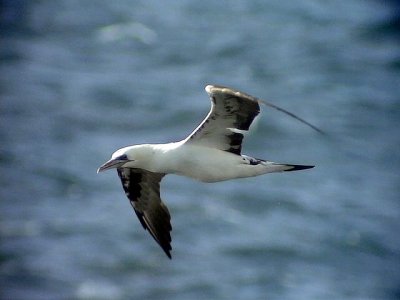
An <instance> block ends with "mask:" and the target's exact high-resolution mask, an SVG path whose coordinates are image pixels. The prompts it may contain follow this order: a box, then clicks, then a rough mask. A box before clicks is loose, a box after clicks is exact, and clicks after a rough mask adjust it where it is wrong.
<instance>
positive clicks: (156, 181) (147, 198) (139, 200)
mask: <svg viewBox="0 0 400 300" xmlns="http://www.w3.org/2000/svg"><path fill="white" fill-rule="evenodd" d="M117 171H118V175H119V177H120V178H121V181H122V186H123V188H124V190H125V193H126V196H127V197H128V199H129V201H130V203H131V205H132V207H133V209H134V210H135V213H136V215H137V216H138V218H139V220H140V223H142V225H143V227H144V229H147V230H148V231H149V232H150V234H151V236H152V237H153V238H154V239H155V241H156V242H157V243H158V244H159V245H160V246H161V248H162V249H163V250H164V252H165V253H166V254H167V256H168V257H169V258H171V253H170V251H171V250H172V248H171V235H170V231H171V230H172V227H171V222H170V220H171V216H170V214H169V211H168V208H167V207H166V206H165V204H164V203H163V202H162V200H161V198H160V182H161V179H162V178H163V177H164V175H165V174H161V173H153V172H149V171H146V170H142V169H131V168H118V169H117Z"/></svg>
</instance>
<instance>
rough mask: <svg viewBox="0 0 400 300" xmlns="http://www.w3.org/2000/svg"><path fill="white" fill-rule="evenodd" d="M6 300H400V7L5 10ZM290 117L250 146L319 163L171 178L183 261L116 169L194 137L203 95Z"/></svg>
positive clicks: (105, 4) (82, 4) (72, 3)
mask: <svg viewBox="0 0 400 300" xmlns="http://www.w3.org/2000/svg"><path fill="white" fill-rule="evenodd" d="M0 5H1V9H0V17H1V21H0V29H1V31H0V32H1V37H0V59H1V61H0V141H1V142H0V178H1V187H0V196H1V200H0V241H1V244H0V298H1V299H174V300H180V299H182V300H184V299H399V298H400V271H399V270H400V238H399V231H400V197H399V195H400V184H399V183H400V173H399V169H400V151H399V149H400V148H399V145H400V134H399V126H400V101H399V100H400V99H399V97H400V44H399V39H400V26H399V7H398V6H397V5H398V2H397V1H373V0H348V1H317V0H304V1H276V0H271V1H245V0H240V1H209V0H204V1H194V0H186V1H160V0H152V1H133V0H129V1H128V0H115V1H108V0H98V1H77V0H68V1H67V0H52V1H24V0H16V1H12V0H8V1H2V2H1V4H0ZM210 83H211V84H220V85H227V86H231V87H234V88H237V89H240V90H243V91H244V92H247V93H249V94H252V95H255V96H257V97H260V98H263V99H266V100H268V101H271V102H273V103H275V104H276V105H279V106H281V107H283V108H285V109H287V110H289V111H291V112H293V113H296V114H297V115H299V116H301V117H302V118H304V119H306V120H308V121H309V122H311V123H313V124H315V125H317V126H318V127H320V128H321V129H323V130H324V131H325V132H326V135H320V134H318V133H317V132H315V131H313V130H312V129H310V128H308V127H306V126H304V125H303V124H301V123H299V122H297V121H295V120H294V119H291V118H290V117H288V116H285V115H283V114H281V113H280V112H277V111H274V110H271V109H269V108H266V107H264V108H263V114H262V116H261V117H260V118H259V120H258V123H257V124H256V126H255V127H254V130H253V133H252V134H250V135H249V136H248V137H247V138H246V143H245V145H244V151H243V152H244V153H246V154H249V155H253V156H255V157H260V158H265V159H268V160H272V161H277V162H287V163H298V164H315V165H316V167H315V168H314V169H312V170H307V171H302V172H289V173H285V174H271V175H265V176H260V177H256V178H248V179H240V180H235V181H228V182H222V183H214V184H205V183H200V182H196V181H193V180H190V179H186V178H182V177H178V176H174V175H171V176H167V177H166V178H165V179H164V180H163V182H162V197H163V199H164V201H165V202H166V204H167V205H168V207H169V209H170V212H171V214H172V224H173V231H172V236H173V243H172V246H173V251H172V255H173V259H172V260H169V259H168V258H167V257H166V256H165V255H164V254H163V252H162V251H161V249H160V248H159V247H158V245H156V243H155V242H154V241H153V240H152V238H151V237H150V236H149V235H148V233H147V232H145V231H144V230H143V228H142V227H141V225H140V223H139V222H138V220H137V218H136V216H135V215H134V213H133V211H132V209H131V207H130V205H129V202H128V200H127V199H126V197H125V195H124V193H123V191H122V187H121V183H120V181H119V178H118V176H117V175H116V173H115V172H106V173H102V174H99V175H97V174H96V169H97V168H98V166H99V165H101V164H102V163H104V162H105V161H106V160H107V159H108V158H109V157H110V155H111V153H112V152H113V151H115V150H116V149H118V148H121V147H123V146H126V145H130V144H137V143H151V142H170V141H176V140H179V139H182V138H184V137H186V136H187V135H188V134H189V133H190V132H191V131H192V130H193V129H194V128H195V127H196V126H197V125H198V123H199V122H200V121H201V120H202V118H203V117H204V116H205V115H206V113H207V112H208V109H209V106H210V102H209V100H208V97H207V95H206V94H205V92H204V90H203V89H204V86H205V85H206V84H210Z"/></svg>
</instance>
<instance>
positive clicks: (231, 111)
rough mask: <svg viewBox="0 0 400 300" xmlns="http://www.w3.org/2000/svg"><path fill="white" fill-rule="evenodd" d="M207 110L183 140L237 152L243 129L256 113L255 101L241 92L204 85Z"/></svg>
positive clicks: (257, 109) (245, 128) (249, 123)
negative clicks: (209, 104) (206, 96)
mask: <svg viewBox="0 0 400 300" xmlns="http://www.w3.org/2000/svg"><path fill="white" fill-rule="evenodd" d="M205 89H206V92H207V93H208V95H209V96H210V98H211V110H210V112H209V113H208V115H207V117H206V118H205V119H204V120H203V122H201V124H200V125H199V126H198V127H197V128H196V129H195V130H194V131H193V132H192V133H191V134H190V135H189V136H188V137H187V138H186V140H185V143H191V144H199V145H202V146H205V147H210V148H216V149H220V150H223V151H228V152H231V153H234V154H238V155H240V153H241V150H242V140H243V133H244V132H246V131H248V130H249V127H250V125H251V123H252V122H253V120H254V118H255V117H256V116H257V115H258V114H259V113H260V105H259V101H258V100H257V99H256V98H254V97H252V96H250V95H247V94H245V93H242V92H239V91H236V90H233V89H230V88H227V87H223V86H213V85H207V86H206V88H205Z"/></svg>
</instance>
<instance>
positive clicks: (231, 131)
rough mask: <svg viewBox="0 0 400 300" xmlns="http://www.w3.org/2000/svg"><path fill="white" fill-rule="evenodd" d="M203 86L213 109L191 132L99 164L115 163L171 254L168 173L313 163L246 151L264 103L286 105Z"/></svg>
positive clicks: (210, 174)
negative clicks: (164, 196)
mask: <svg viewBox="0 0 400 300" xmlns="http://www.w3.org/2000/svg"><path fill="white" fill-rule="evenodd" d="M205 90H206V92H207V93H208V95H209V97H210V99H211V109H210V111H209V113H208V114H207V116H206V117H205V119H204V120H203V121H202V122H201V123H200V125H198V126H197V128H196V129H195V130H194V131H193V132H192V133H191V134H190V135H189V136H188V137H186V138H185V139H183V140H181V141H178V142H171V143H166V144H139V145H133V146H128V147H124V148H121V149H119V150H117V151H115V152H114V153H113V154H112V156H111V159H110V160H108V161H107V162H106V163H104V164H103V165H101V166H100V167H99V168H98V170H97V173H99V172H102V171H106V170H110V169H117V173H118V176H119V177H120V179H121V182H122V187H123V189H124V191H125V193H126V196H127V198H128V199H129V201H130V204H131V205H132V207H133V210H134V212H135V213H136V215H137V217H138V218H139V221H140V223H141V225H142V226H143V228H144V229H145V230H147V231H148V232H149V233H150V235H151V236H152V237H153V238H154V240H155V241H156V242H157V243H158V244H159V246H160V247H161V248H162V250H163V251H164V252H165V254H166V255H167V256H168V258H170V259H171V258H172V256H171V251H172V247H171V230H172V226H171V215H170V212H169V210H168V208H167V206H166V205H165V204H164V202H163V201H162V200H161V197H160V182H161V180H162V179H163V178H164V176H165V175H167V174H176V175H182V176H186V177H189V178H193V179H196V180H198V181H202V182H219V181H225V180H230V179H236V178H246V177H253V176H258V175H262V174H266V173H274V172H288V171H298V170H304V169H310V168H313V167H314V166H313V165H298V164H287V163H275V162H272V161H268V160H265V159H259V158H254V157H252V156H248V155H244V154H242V153H241V152H242V142H243V138H244V136H245V134H246V133H247V132H248V131H249V129H250V125H251V124H252V123H253V121H254V119H255V118H256V117H257V116H258V114H259V113H260V104H262V103H264V104H267V105H269V106H272V107H274V108H277V109H278V110H281V111H283V112H286V111H285V110H283V109H281V108H279V107H276V106H275V105H273V104H269V103H266V102H265V101H263V100H261V99H258V98H256V97H253V96H251V95H248V94H246V93H243V92H241V91H238V90H235V89H232V88H229V87H225V86H220V85H207V86H206V87H205ZM287 113H288V114H290V115H293V114H291V113H289V112H287ZM294 117H295V118H297V119H299V120H300V121H302V122H304V123H307V122H306V121H304V120H302V119H300V118H298V117H297V116H294ZM307 124H308V125H310V124H309V123H307ZM310 126H312V127H314V126H313V125H310ZM317 130H318V129H317ZM318 131H319V130H318Z"/></svg>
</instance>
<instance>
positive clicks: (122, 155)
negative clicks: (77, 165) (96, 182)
mask: <svg viewBox="0 0 400 300" xmlns="http://www.w3.org/2000/svg"><path fill="white" fill-rule="evenodd" d="M140 152H141V150H140V149H139V148H138V147H136V146H130V147H125V148H122V149H119V150H117V151H115V152H114V153H113V155H112V156H111V159H110V160H109V161H107V162H106V163H104V164H103V165H101V166H100V168H98V169H97V173H99V172H102V171H106V170H110V169H116V168H123V167H131V168H134V167H135V165H136V162H137V159H138V158H139V157H140V155H139V154H140Z"/></svg>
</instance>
